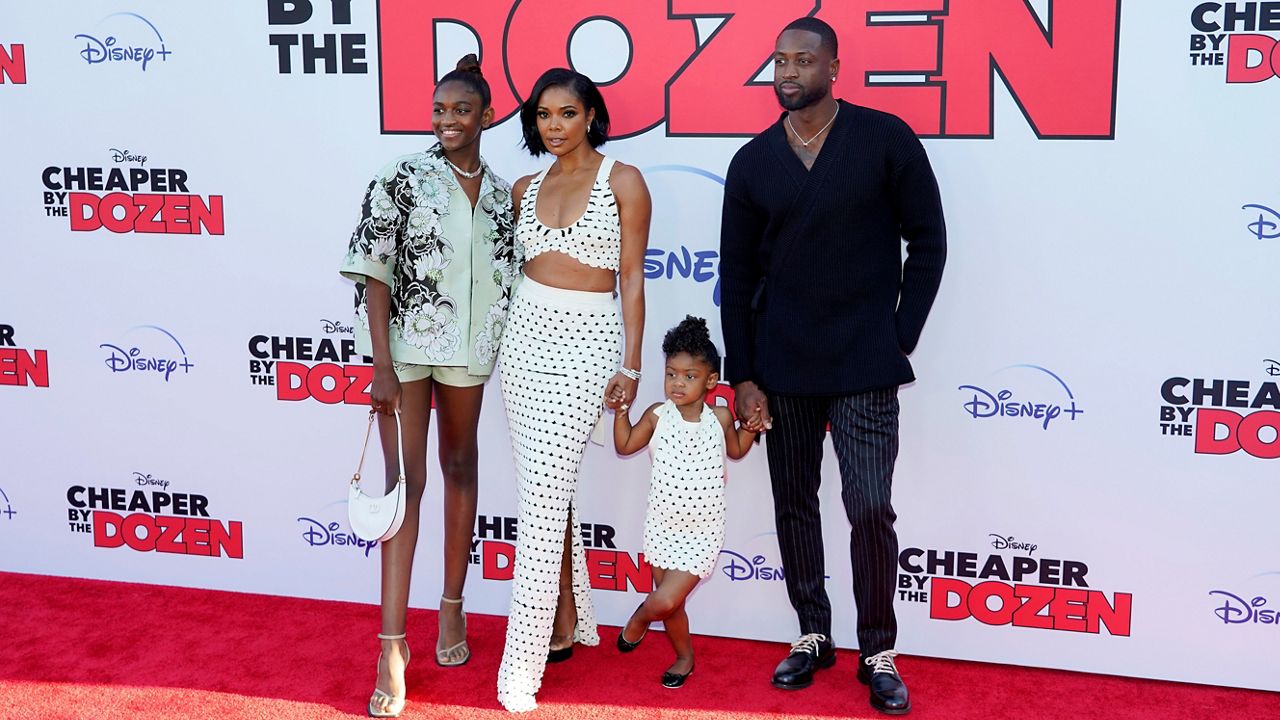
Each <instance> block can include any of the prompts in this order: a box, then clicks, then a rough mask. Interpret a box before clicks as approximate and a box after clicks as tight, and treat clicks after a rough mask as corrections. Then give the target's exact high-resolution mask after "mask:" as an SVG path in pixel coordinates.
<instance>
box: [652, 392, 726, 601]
mask: <svg viewBox="0 0 1280 720" xmlns="http://www.w3.org/2000/svg"><path fill="white" fill-rule="evenodd" d="M657 413H658V426H657V428H656V429H655V430H654V432H653V439H652V440H651V441H650V442H649V448H650V452H651V453H652V454H653V475H652V478H651V479H650V481H649V509H648V511H647V512H646V513H645V517H644V556H645V559H646V560H648V561H649V564H650V565H653V566H654V567H660V568H663V569H666V570H683V571H685V572H688V573H692V574H694V575H697V576H699V577H707V576H708V575H710V574H711V572H712V571H713V570H715V566H716V559H717V558H718V557H719V556H720V548H722V547H724V453H725V447H724V426H723V425H721V424H720V421H719V420H717V419H716V415H715V413H714V412H712V410H711V408H709V407H706V406H703V408H702V415H701V416H700V418H699V420H698V422H689V421H688V420H685V419H684V418H683V417H681V416H680V410H679V409H678V408H677V407H676V406H675V404H674V403H672V402H671V401H670V400H668V401H667V402H665V403H663V404H662V406H661V407H659V408H658V410H657Z"/></svg>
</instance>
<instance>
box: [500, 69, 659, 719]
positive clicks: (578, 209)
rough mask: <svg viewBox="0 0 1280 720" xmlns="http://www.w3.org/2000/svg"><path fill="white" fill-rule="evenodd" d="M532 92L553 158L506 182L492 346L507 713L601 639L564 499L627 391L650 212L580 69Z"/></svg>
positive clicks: (635, 367) (536, 140) (528, 109)
mask: <svg viewBox="0 0 1280 720" xmlns="http://www.w3.org/2000/svg"><path fill="white" fill-rule="evenodd" d="M528 97H529V99H528V100H527V101H526V102H525V103H524V105H523V106H522V107H521V110H520V120H521V124H522V127H523V131H524V142H525V146H526V147H527V148H528V149H529V152H530V153H532V154H533V155H535V156H537V155H541V154H542V153H544V152H549V153H551V154H552V155H553V156H555V162H553V163H552V164H551V166H550V167H548V168H547V169H546V170H543V171H542V172H541V173H538V174H537V175H531V176H527V177H523V178H521V179H520V180H519V181H517V182H516V184H515V187H514V189H513V191H512V196H513V198H514V201H515V207H516V209H517V216H518V217H517V221H516V249H517V253H520V254H522V256H523V257H524V259H525V263H524V272H523V276H522V277H521V278H520V280H519V285H518V287H517V290H516V293H515V297H514V298H513V299H512V303H511V311H510V316H509V318H508V320H507V327H506V331H505V335H504V336H503V338H502V347H501V350H500V355H499V366H500V367H501V378H502V400H503V403H504V404H505V405H506V408H507V421H508V424H509V425H510V427H511V443H512V446H513V453H514V457H515V468H516V485H517V492H518V511H517V518H518V530H517V538H518V539H517V541H516V559H515V571H514V578H513V583H512V587H511V610H510V613H509V615H508V620H507V637H506V645H505V647H504V649H503V653H502V665H501V666H500V667H499V669H498V700H499V701H500V702H501V703H502V705H503V706H504V707H506V708H507V709H508V710H512V711H525V710H533V709H534V708H536V707H537V702H536V700H535V695H536V694H537V692H538V689H539V687H541V685H542V675H543V672H544V670H545V669H546V663H547V662H558V661H561V660H567V659H568V658H569V657H570V656H571V655H572V654H573V644H574V643H575V642H581V643H583V644H586V645H596V644H598V643H599V642H600V637H599V635H598V634H597V632H596V620H595V613H594V611H593V609H592V605H591V594H590V589H591V584H590V581H589V578H588V576H587V561H586V554H585V552H584V550H583V546H582V538H581V536H580V535H579V533H577V532H575V531H574V528H576V527H577V526H578V518H577V513H576V510H575V507H574V497H575V492H576V490H577V486H578V465H579V463H580V462H581V460H582V454H583V452H584V451H585V449H586V444H587V439H588V437H589V435H590V434H591V429H592V428H593V427H594V426H595V424H596V423H597V422H598V421H599V419H600V416H601V413H602V403H604V402H607V403H609V404H610V405H611V406H613V407H619V406H622V405H624V404H630V403H631V402H632V401H633V400H634V399H635V395H636V385H637V384H638V381H639V379H640V339H641V337H643V335H644V252H645V247H646V245H647V244H648V237H649V214H650V200H649V191H648V188H646V187H645V184H644V178H642V177H641V175H640V172H639V171H638V170H636V169H635V168H634V167H631V166H628V165H624V164H622V163H618V162H614V161H613V160H611V159H609V158H606V157H605V156H604V155H602V154H601V153H600V152H599V151H597V150H596V148H597V147H599V146H601V145H603V144H604V142H605V141H606V140H607V139H608V133H609V112H608V110H607V109H606V108H605V105H604V99H603V98H602V97H601V96H600V91H599V90H598V89H597V88H596V86H595V84H594V83H593V82H591V80H590V79H589V78H587V77H586V76H585V75H582V74H580V73H577V72H574V71H572V70H564V69H555V70H549V71H547V72H546V73H544V74H543V75H542V77H540V78H539V79H538V81H537V83H536V84H535V85H534V88H533V91H532V92H531V93H529V95H528ZM619 295H620V296H621V305H622V307H621V312H619V308H618V304H619V303H618V297H619ZM624 326H625V330H626V343H625V349H624V347H623V329H624Z"/></svg>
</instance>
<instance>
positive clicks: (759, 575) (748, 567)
mask: <svg viewBox="0 0 1280 720" xmlns="http://www.w3.org/2000/svg"><path fill="white" fill-rule="evenodd" d="M720 557H721V558H727V559H728V562H727V563H725V564H724V566H723V567H721V568H720V571H721V572H723V573H724V575H725V577H727V578H729V579H730V580H732V581H734V582H739V581H742V580H785V579H786V572H785V571H784V570H783V569H782V568H780V567H770V566H768V565H766V564H765V563H766V562H767V561H766V560H765V557H764V555H755V556H753V557H751V558H750V559H748V558H747V556H746V555H741V554H739V553H736V552H734V551H732V550H721V551H720Z"/></svg>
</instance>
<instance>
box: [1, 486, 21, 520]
mask: <svg viewBox="0 0 1280 720" xmlns="http://www.w3.org/2000/svg"><path fill="white" fill-rule="evenodd" d="M0 499H3V500H4V509H3V510H0V515H3V516H4V519H5V520H12V519H13V516H14V515H17V514H18V511H17V510H14V509H13V503H11V502H9V496H8V495H5V493H4V489H3V488H0Z"/></svg>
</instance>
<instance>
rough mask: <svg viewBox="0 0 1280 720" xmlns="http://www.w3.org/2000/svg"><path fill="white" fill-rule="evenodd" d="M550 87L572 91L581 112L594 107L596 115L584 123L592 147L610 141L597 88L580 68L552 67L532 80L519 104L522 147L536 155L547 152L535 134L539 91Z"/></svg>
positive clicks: (540, 92) (602, 102)
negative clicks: (579, 70)
mask: <svg viewBox="0 0 1280 720" xmlns="http://www.w3.org/2000/svg"><path fill="white" fill-rule="evenodd" d="M553 87H560V88H565V89H567V90H568V91H569V92H571V93H573V94H574V95H575V96H576V97H577V98H578V101H579V102H581V103H582V110H583V112H584V113H590V112H591V111H592V110H595V111H596V116H595V119H594V120H592V121H591V125H589V126H588V127H587V142H589V143H591V147H593V148H596V147H600V146H601V145H603V144H605V143H606V142H608V141H609V109H608V108H606V107H605V106H604V96H602V95H601V94H600V88H598V87H596V84H595V83H594V82H592V81H591V78H589V77H587V76H586V75H583V74H582V73H580V72H576V71H573V70H569V69H567V68H552V69H550V70H548V71H546V72H544V73H542V77H540V78H538V82H536V83H534V84H533V92H531V93H529V99H528V100H525V101H524V104H523V105H521V106H520V127H521V130H522V131H523V132H524V146H525V149H527V150H528V151H529V154H530V155H533V156H534V157H537V156H539V155H541V154H542V153H544V152H547V146H546V145H543V144H542V136H541V135H540V134H538V101H539V100H541V99H542V93H544V92H546V91H547V89H548V88H553Z"/></svg>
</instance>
